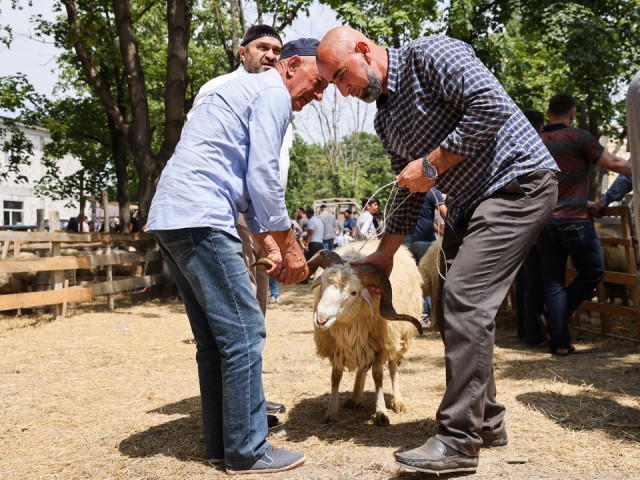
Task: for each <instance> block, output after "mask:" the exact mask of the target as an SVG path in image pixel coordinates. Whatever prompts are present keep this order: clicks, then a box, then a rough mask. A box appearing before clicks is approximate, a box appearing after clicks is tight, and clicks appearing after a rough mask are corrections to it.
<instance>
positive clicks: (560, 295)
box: [538, 218, 604, 349]
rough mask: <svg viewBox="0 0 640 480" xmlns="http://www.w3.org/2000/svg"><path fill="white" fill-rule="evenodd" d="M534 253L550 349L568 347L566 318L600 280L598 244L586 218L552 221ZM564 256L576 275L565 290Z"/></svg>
mask: <svg viewBox="0 0 640 480" xmlns="http://www.w3.org/2000/svg"><path fill="white" fill-rule="evenodd" d="M538 252H539V253H540V260H541V264H542V275H543V278H544V284H545V291H544V293H545V301H546V304H547V308H546V313H547V320H548V322H549V333H550V334H551V337H552V344H553V345H552V348H553V349H556V348H568V347H569V346H570V345H571V335H570V334H569V323H568V319H569V316H571V314H572V313H573V312H575V311H576V309H577V308H578V307H579V306H580V304H581V303H582V302H583V301H585V300H587V299H588V298H589V297H591V295H592V294H593V289H594V288H595V287H596V286H597V285H598V283H600V281H601V280H602V278H603V277H604V261H603V259H602V250H601V248H600V241H599V240H598V236H597V235H596V230H595V228H594V226H593V223H592V222H591V220H589V219H586V218H584V219H583V218H571V219H557V220H556V219H552V220H549V221H548V222H547V225H546V227H545V228H544V230H543V231H542V233H541V234H540V237H539V238H538ZM567 257H571V260H572V261H573V265H574V266H575V269H576V271H577V272H578V275H577V276H576V277H575V278H574V279H573V280H572V281H571V283H570V284H569V285H567V286H566V287H565V286H564V285H565V276H566V272H567Z"/></svg>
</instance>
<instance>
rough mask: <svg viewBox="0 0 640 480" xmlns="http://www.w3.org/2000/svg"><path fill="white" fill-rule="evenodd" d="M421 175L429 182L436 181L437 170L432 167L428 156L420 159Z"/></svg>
mask: <svg viewBox="0 0 640 480" xmlns="http://www.w3.org/2000/svg"><path fill="white" fill-rule="evenodd" d="M422 174H423V175H424V176H425V177H427V178H428V179H429V180H436V179H437V178H438V170H436V167H434V166H433V163H431V160H429V156H428V155H425V156H424V157H422Z"/></svg>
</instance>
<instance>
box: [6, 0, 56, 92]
mask: <svg viewBox="0 0 640 480" xmlns="http://www.w3.org/2000/svg"><path fill="white" fill-rule="evenodd" d="M22 3H23V4H26V1H25V0H22ZM33 3H34V5H33V7H25V9H24V10H17V11H16V10H13V9H12V8H11V2H10V1H9V0H0V12H1V13H0V24H9V25H11V27H12V28H13V33H14V37H15V38H14V41H13V43H12V45H11V48H7V47H5V46H4V45H0V76H7V75H15V74H16V73H18V72H21V73H24V74H25V75H26V76H27V77H28V78H29V81H30V82H31V84H32V85H33V86H34V88H35V89H36V91H37V92H38V93H41V94H44V95H48V96H50V95H51V94H52V92H53V86H54V84H55V82H56V80H57V75H56V74H55V73H52V71H53V70H55V67H56V65H55V57H56V54H57V50H56V48H55V47H54V46H53V44H48V43H44V42H42V41H40V40H37V39H35V38H32V33H33V29H32V27H31V26H30V25H29V17H30V16H31V15H36V14H42V15H43V16H44V18H46V19H53V18H54V14H53V10H52V5H53V2H51V1H48V0H36V1H34V2H33Z"/></svg>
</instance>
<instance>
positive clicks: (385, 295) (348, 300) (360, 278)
mask: <svg viewBox="0 0 640 480" xmlns="http://www.w3.org/2000/svg"><path fill="white" fill-rule="evenodd" d="M307 266H308V267H309V272H310V274H312V273H314V272H315V271H316V270H317V269H318V268H320V267H322V268H324V269H325V271H324V272H323V273H322V275H320V276H318V277H317V278H316V279H315V280H314V281H313V284H312V288H316V287H318V286H320V285H322V296H321V298H320V302H319V303H318V307H317V308H316V311H315V312H314V317H313V323H314V325H315V326H316V327H317V328H320V329H323V330H324V329H327V328H329V327H331V325H333V324H334V323H335V321H336V320H337V318H338V316H339V315H340V314H341V313H345V312H347V311H349V310H350V309H352V308H354V305H355V304H356V299H359V298H362V299H364V300H365V301H366V302H367V303H368V304H369V308H370V309H373V306H372V295H371V292H370V291H369V288H368V287H371V286H374V287H377V288H379V289H381V290H382V294H381V296H380V316H381V317H382V318H384V319H385V320H404V321H407V322H411V323H412V324H413V325H414V326H415V327H416V328H417V329H418V332H420V334H422V325H421V324H420V322H419V321H418V320H417V319H416V318H414V317H412V316H411V315H404V314H399V313H396V311H395V309H394V308H393V302H392V299H393V292H392V290H391V283H390V282H389V278H388V277H387V276H386V275H385V274H384V273H383V272H382V271H381V270H380V269H379V268H377V267H375V266H373V265H366V264H365V265H356V266H351V265H348V264H345V263H344V262H343V260H342V259H341V258H340V255H338V254H337V253H335V252H330V251H328V250H321V251H319V252H318V253H316V254H315V255H314V256H313V257H312V258H311V259H310V260H309V261H308V262H307Z"/></svg>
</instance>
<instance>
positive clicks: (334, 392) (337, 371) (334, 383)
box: [324, 367, 342, 423]
mask: <svg viewBox="0 0 640 480" xmlns="http://www.w3.org/2000/svg"><path fill="white" fill-rule="evenodd" d="M341 380H342V369H341V368H335V367H333V369H332V370H331V396H330V397H329V408H327V415H326V416H325V417H324V423H332V422H335V421H337V420H338V400H339V396H340V381H341Z"/></svg>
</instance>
